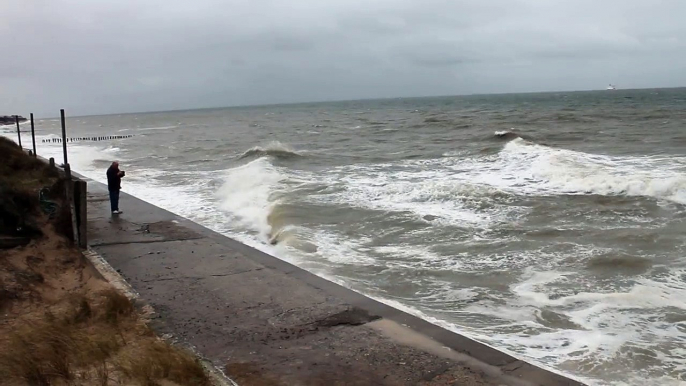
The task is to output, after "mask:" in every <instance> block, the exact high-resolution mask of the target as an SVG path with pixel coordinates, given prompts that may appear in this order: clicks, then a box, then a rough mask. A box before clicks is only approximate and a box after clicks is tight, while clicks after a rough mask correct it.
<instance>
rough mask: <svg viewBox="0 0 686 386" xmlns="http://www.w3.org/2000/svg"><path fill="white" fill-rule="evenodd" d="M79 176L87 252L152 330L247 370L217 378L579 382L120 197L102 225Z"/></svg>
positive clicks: (95, 187) (98, 199)
mask: <svg viewBox="0 0 686 386" xmlns="http://www.w3.org/2000/svg"><path fill="white" fill-rule="evenodd" d="M79 177H80V178H81V179H83V180H86V181H87V182H88V232H89V244H90V246H91V248H92V249H94V250H95V251H97V252H98V253H99V254H100V255H101V256H102V257H103V258H105V259H106V260H107V261H108V263H109V264H110V265H111V266H112V267H114V268H115V269H116V270H117V272H119V273H120V274H121V275H122V276H123V277H125V278H126V280H127V281H128V282H129V283H130V285H131V286H132V287H133V288H134V289H135V290H136V291H137V292H138V293H139V294H140V295H141V298H142V299H144V300H145V301H146V302H149V303H150V304H151V305H152V306H153V307H154V308H155V310H156V311H157V312H158V314H159V318H158V319H159V320H158V325H159V329H161V330H162V332H165V333H167V334H171V335H173V336H175V338H176V339H178V340H181V341H182V342H184V343H186V344H190V345H192V346H194V347H196V349H197V350H198V351H199V352H200V353H202V354H203V355H204V356H206V357H207V358H209V359H210V360H212V361H213V362H214V364H215V365H217V366H220V367H221V368H224V366H225V365H226V364H227V363H229V364H232V363H233V365H236V364H244V363H248V364H249V365H250V368H249V369H248V370H246V368H245V367H240V366H238V367H236V366H234V367H233V369H234V371H235V372H237V373H238V377H236V374H235V373H234V374H231V372H230V371H229V374H228V375H229V376H231V377H232V378H233V379H235V380H237V381H238V382H239V383H241V379H243V380H248V379H250V378H245V377H241V376H242V375H245V373H246V372H254V371H256V370H255V369H256V368H259V370H260V371H262V372H263V373H265V374H267V375H268V376H269V377H271V378H273V379H275V380H276V382H278V381H283V382H293V381H296V380H298V379H321V380H322V381H327V380H328V379H325V378H322V377H324V375H322V374H324V373H327V374H328V373H331V374H332V376H335V377H338V378H340V377H345V376H346V374H348V375H347V376H351V375H352V374H349V373H355V372H357V373H358V374H356V375H355V377H356V378H355V379H356V380H359V382H356V383H355V384H360V385H363V384H371V383H369V382H379V381H377V379H380V380H381V382H382V383H378V384H389V385H390V384H401V383H398V382H399V381H398V380H399V379H402V380H403V382H405V381H404V380H407V382H406V383H404V384H417V383H418V381H421V382H424V383H422V384H426V385H434V384H441V385H442V384H445V385H448V384H453V383H447V382H444V383H439V382H438V381H441V379H443V378H441V377H442V376H443V375H445V374H458V373H459V374H461V375H462V376H464V374H468V373H470V372H473V373H475V375H474V376H475V377H477V375H478V378H479V379H481V380H485V381H482V383H473V384H476V385H481V384H494V385H500V384H508V385H521V386H527V385H529V386H530V385H545V386H556V385H565V386H577V385H583V384H582V383H580V382H579V381H576V380H573V379H570V378H567V377H565V376H563V375H560V374H557V373H555V372H552V371H549V370H547V369H544V368H541V367H538V366H535V365H532V364H530V363H528V362H525V361H522V360H519V359H517V358H515V357H513V356H511V355H509V354H506V353H503V352H501V351H499V350H497V349H496V348H493V347H491V346H488V345H485V344H483V343H480V342H477V341H475V340H473V339H471V338H468V337H465V336H463V335H460V334H458V333H455V332H453V331H449V330H447V329H444V328H442V327H439V326H437V325H434V324H432V323H430V322H428V321H426V320H423V319H421V318H418V317H416V316H413V315H410V314H408V313H406V312H403V311H401V310H398V309H396V308H393V307H391V306H389V305H386V304H384V303H381V302H379V301H376V300H374V299H371V298H369V297H366V296H364V295H362V294H360V293H358V292H355V291H353V290H351V289H348V288H345V287H343V286H341V285H338V284H336V283H333V282H331V281H329V280H326V279H324V278H322V277H319V276H317V275H315V274H313V273H310V272H308V271H306V270H304V269H301V268H298V267H296V266H294V265H292V264H290V263H288V262H285V261H283V260H281V259H278V258H276V257H274V256H271V255H268V254H266V253H264V252H262V251H259V250H257V249H255V248H252V247H250V246H248V245H245V244H243V243H240V242H238V241H236V240H234V239H231V238H229V237H227V236H224V235H222V234H220V233H217V232H215V231H212V230H210V229H208V228H206V227H204V226H202V225H200V224H197V223H195V222H193V221H191V220H188V219H186V218H184V217H181V216H179V215H176V214H174V213H172V212H169V211H167V210H164V209H162V208H159V207H157V206H155V205H154V204H151V203H148V202H146V201H143V200H141V199H138V198H136V197H134V196H131V195H129V194H126V193H123V192H122V194H121V198H120V202H121V206H122V208H123V209H124V210H125V213H124V214H123V215H122V216H119V217H112V216H111V215H110V213H109V201H108V197H107V188H106V186H105V185H103V184H102V183H100V182H97V181H94V180H92V179H89V178H87V177H84V176H80V175H79ZM365 350H366V351H365ZM369 350H371V351H369ZM329 354H332V355H331V356H329ZM359 356H363V361H362V362H364V361H368V362H369V363H360V361H359V358H358V357H359ZM287 359H291V360H292V362H293V363H284V361H285V360H287ZM315 369H317V370H316V371H315ZM365 371H366V372H369V374H366V373H365ZM375 372H376V373H378V374H376V373H375ZM384 373H388V374H385V375H384ZM359 374H362V375H359ZM413 374H414V375H413ZM389 376H390V378H387V377H389ZM413 377H414V378H413ZM444 378H446V377H444ZM386 379H388V382H386ZM446 379H447V378H446ZM453 379H457V378H455V376H453ZM436 380H438V381H436ZM486 382H487V383H486ZM244 383H245V384H251V383H250V382H247V381H246V382H244ZM270 384H272V383H270ZM273 384H280V383H273ZM304 384H308V383H304ZM312 384H320V383H312ZM333 384H337V383H333ZM342 384H352V383H350V382H348V381H344V383H342ZM454 384H461V383H454Z"/></svg>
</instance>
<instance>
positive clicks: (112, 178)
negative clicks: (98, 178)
mask: <svg viewBox="0 0 686 386" xmlns="http://www.w3.org/2000/svg"><path fill="white" fill-rule="evenodd" d="M107 189H108V190H109V191H110V192H116V191H117V190H120V189H121V176H120V175H119V168H115V167H114V166H110V167H109V169H107Z"/></svg>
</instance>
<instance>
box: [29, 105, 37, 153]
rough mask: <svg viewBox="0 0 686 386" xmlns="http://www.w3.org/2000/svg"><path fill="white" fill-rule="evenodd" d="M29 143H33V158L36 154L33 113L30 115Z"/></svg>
mask: <svg viewBox="0 0 686 386" xmlns="http://www.w3.org/2000/svg"><path fill="white" fill-rule="evenodd" d="M31 141H33V156H34V157H35V156H37V155H38V153H36V132H35V130H34V127H33V113H31Z"/></svg>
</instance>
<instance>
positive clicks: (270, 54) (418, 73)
mask: <svg viewBox="0 0 686 386" xmlns="http://www.w3.org/2000/svg"><path fill="white" fill-rule="evenodd" d="M0 15H2V22H0V49H1V50H2V54H1V56H0V114H2V113H8V114H9V113H20V114H28V112H30V111H33V112H36V113H38V114H43V115H46V114H47V115H50V116H55V115H56V114H57V111H58V110H59V108H65V109H67V110H68V112H69V113H70V115H77V114H78V115H80V114H100V113H114V112H132V111H151V110H168V109H183V108H197V107H217V106H230V105H245V104H266V103H284V102H303V101H323V100H339V99H361V98H380V97H403V96H405V97H407V96H429V95H455V94H471V93H502V92H527V91H553V90H584V89H602V88H605V87H606V86H607V84H608V83H616V84H617V85H618V87H621V88H640V87H675V86H686V21H685V20H686V1H684V0H136V1H133V0H3V1H2V3H1V4H0Z"/></svg>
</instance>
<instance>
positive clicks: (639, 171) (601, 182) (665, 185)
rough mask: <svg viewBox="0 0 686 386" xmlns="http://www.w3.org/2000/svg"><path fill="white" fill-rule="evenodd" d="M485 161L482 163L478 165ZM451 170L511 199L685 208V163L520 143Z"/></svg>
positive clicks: (514, 143)
mask: <svg viewBox="0 0 686 386" xmlns="http://www.w3.org/2000/svg"><path fill="white" fill-rule="evenodd" d="M484 161H486V162H484ZM464 164H465V163H463V165H456V167H458V168H460V169H461V170H464V171H465V173H464V175H463V176H461V177H462V178H464V179H468V180H470V181H473V182H477V183H482V184H487V185H491V186H494V187H498V188H500V189H506V190H508V191H512V192H515V193H517V194H533V195H541V194H542V195H548V194H599V195H628V196H646V197H653V198H658V199H665V200H670V201H673V202H677V203H682V204H686V157H670V158H667V157H648V156H644V157H610V156H602V155H595V154H587V153H582V152H576V151H572V150H566V149H556V148H551V147H548V146H543V145H537V144H534V143H531V142H528V141H525V140H523V139H521V138H518V139H515V140H513V141H511V142H509V143H508V144H507V145H505V147H504V148H503V150H502V151H501V152H500V153H499V154H498V155H497V156H494V157H491V158H490V159H486V160H479V159H477V160H470V161H469V162H467V163H466V164H468V165H469V168H468V169H469V170H465V168H464V167H463V166H464Z"/></svg>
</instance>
